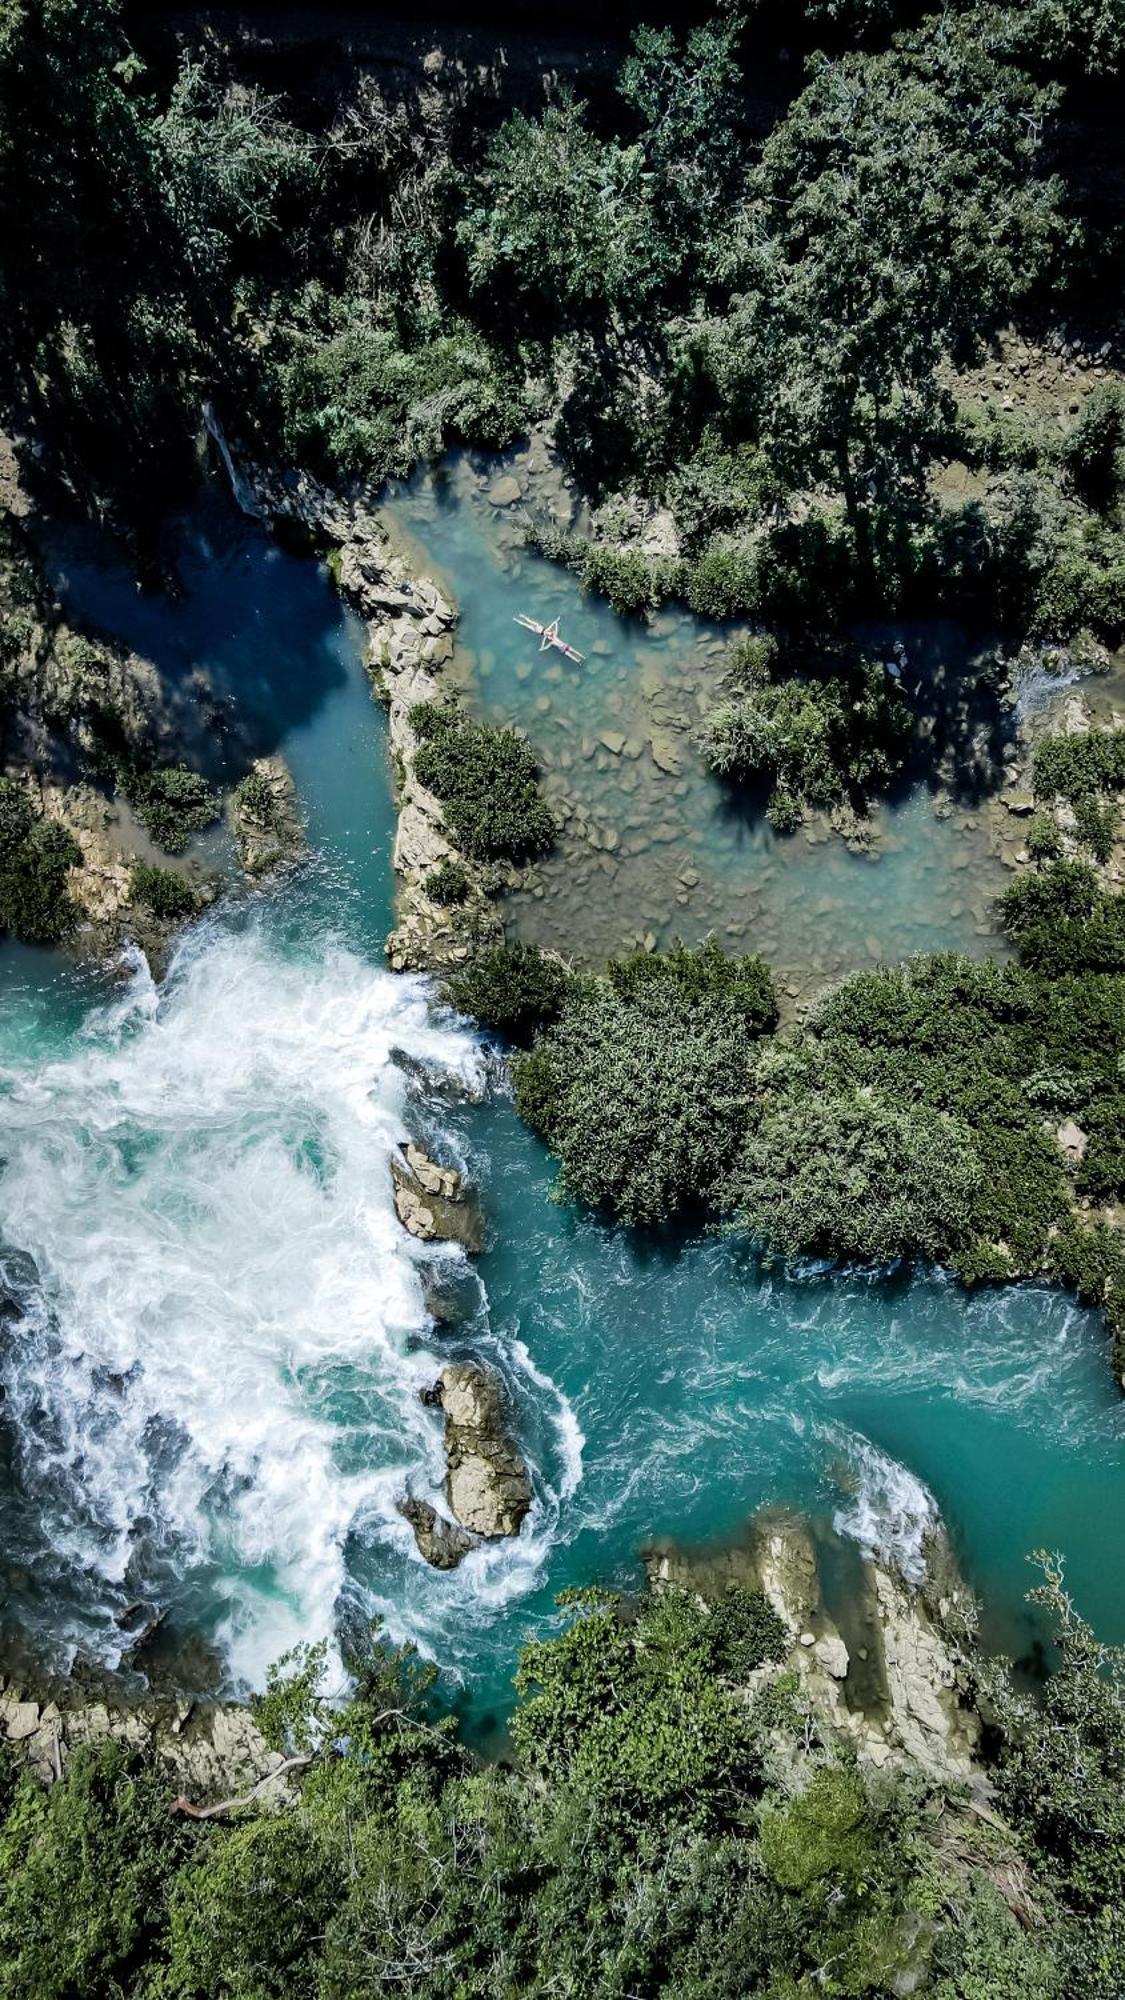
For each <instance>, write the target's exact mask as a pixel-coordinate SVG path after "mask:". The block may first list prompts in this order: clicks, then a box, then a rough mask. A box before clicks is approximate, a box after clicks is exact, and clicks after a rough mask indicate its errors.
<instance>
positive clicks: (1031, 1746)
mask: <svg viewBox="0 0 1125 2000" xmlns="http://www.w3.org/2000/svg"><path fill="white" fill-rule="evenodd" d="M1033 1560H1034V1561H1035V1562H1036V1563H1037V1564H1038V1566H1039V1568H1040V1569H1041V1570H1042V1573H1043V1579H1044V1580H1043V1582H1042V1584H1040V1585H1039V1586H1037V1588H1036V1589H1034V1590H1033V1591H1031V1592H1030V1597H1031V1600H1032V1602H1033V1603H1036V1604H1040V1605H1042V1606H1044V1607H1045V1608H1046V1610H1047V1611H1048V1612H1049V1613H1050V1616H1051V1622H1052V1625H1053V1628H1054V1632H1055V1644H1056V1647H1057V1650H1058V1660H1057V1664H1056V1666H1055V1670H1054V1672H1053V1673H1052V1674H1051V1675H1050V1678H1049V1679H1048V1680H1047V1683H1046V1686H1045V1687H1044V1689H1043V1692H1042V1698H1041V1700H1039V1701H1033V1700H1032V1699H1031V1698H1030V1697H1029V1696H1027V1695H1025V1694H1018V1693H1017V1692H1016V1691H1015V1690H1014V1689H1013V1688H1012V1686H1011V1684H1010V1683H1008V1682H1005V1681H1004V1680H1000V1681H999V1684H998V1686H997V1688H996V1689H995V1690H994V1692H995V1695H996V1711H997V1722H998V1724H999V1726H1000V1728H1001V1730H1002V1732H1003V1742H1002V1747H1001V1753H1000V1761H999V1767H998V1771H997V1786H998V1791H999V1797H1000V1800H1001V1802H1002V1805H1003V1807H1004V1809H1005V1810H1006V1811H1007V1812H1009V1813H1010V1814H1011V1815H1012V1816H1013V1818H1014V1819H1015V1821H1016V1823H1017V1824H1018V1825H1020V1826H1021V1827H1022V1828H1023V1829H1024V1833H1025V1839H1026V1841H1027V1843H1028V1851H1029V1853H1030V1854H1031V1856H1032V1857H1033V1859H1034V1861H1035V1863H1036V1865H1037V1867H1038V1868H1039V1869H1040V1870H1041V1871H1042V1872H1043V1873H1044V1874H1045V1875H1046V1876H1047V1877H1048V1879H1049V1880H1050V1881H1051V1882H1052V1883H1053V1885H1054V1886H1055V1887H1056V1889H1057V1890H1058V1892H1059V1893H1060V1894H1061V1895H1062V1896H1063V1897H1064V1899H1065V1901H1066V1902H1067V1904H1068V1905H1069V1906H1070V1907H1071V1908H1072V1909H1075V1910H1079V1911H1084V1912H1089V1913H1090V1914H1091V1915H1097V1914H1098V1913H1099V1912H1101V1911H1102V1910H1104V1909H1105V1908H1107V1907H1116V1906H1119V1905H1120V1903H1121V1899H1122V1894H1123V1892H1125V1786H1123V1783H1122V1779H1123V1777H1125V1652H1123V1651H1122V1649H1121V1648H1120V1647H1111V1646H1105V1645H1102V1644H1101V1643H1100V1642H1099V1641H1098V1639H1097V1638H1096V1637H1095V1635H1094V1633H1093V1632H1092V1631H1091V1629H1090V1627H1089V1625H1087V1624H1086V1622H1085V1620H1084V1619H1082V1618H1081V1617H1079V1615H1078V1613H1077V1612H1076V1611H1075V1608H1074V1605H1073V1603H1072V1601H1071V1599H1070V1597H1069V1596H1068V1595H1067V1592H1066V1589H1065V1579H1064V1571H1063V1565H1062V1561H1061V1559H1060V1558H1059V1557H1058V1556H1055V1555H1048V1554H1047V1553H1046V1552H1045V1551H1043V1550H1040V1551H1038V1552H1037V1554H1036V1555H1035V1557H1034V1558H1033ZM1119 1962H1120V1963H1125V1961H1119Z"/></svg>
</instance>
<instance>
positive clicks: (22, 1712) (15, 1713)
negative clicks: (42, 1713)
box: [0, 1701, 39, 1743]
mask: <svg viewBox="0 0 1125 2000" xmlns="http://www.w3.org/2000/svg"><path fill="white" fill-rule="evenodd" d="M0 1725H2V1726H3V1730H4V1734H5V1736H6V1737H7V1739H8V1742H9V1743H23V1742H24V1741H26V1740H27V1739H28V1738H29V1737H32V1736H34V1734H35V1732H36V1730H37V1729H38V1727H39V1703H38V1702H37V1701H5V1702H3V1703H0Z"/></svg>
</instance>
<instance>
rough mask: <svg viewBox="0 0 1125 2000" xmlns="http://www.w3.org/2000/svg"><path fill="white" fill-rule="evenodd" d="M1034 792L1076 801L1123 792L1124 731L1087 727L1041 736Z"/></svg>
mask: <svg viewBox="0 0 1125 2000" xmlns="http://www.w3.org/2000/svg"><path fill="white" fill-rule="evenodd" d="M1034 776H1035V795H1036V797H1037V798H1040V799H1068V800H1069V801H1070V803H1071V804H1072V805H1073V804H1075V803H1076V801H1077V800H1079V799H1081V798H1085V797H1086V796H1088V795H1089V794H1090V793H1094V792H1119V791H1125V730H1119V729H1089V730H1085V731H1082V732H1081V733H1077V732H1076V733H1075V734H1073V735H1060V736H1044V737H1041V738H1040V740H1039V742H1038V743H1037V745H1036V748H1035V766H1034Z"/></svg>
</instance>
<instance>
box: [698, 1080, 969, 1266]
mask: <svg viewBox="0 0 1125 2000" xmlns="http://www.w3.org/2000/svg"><path fill="white" fill-rule="evenodd" d="M983 1178H984V1174H983V1169H982V1166H981V1161H980V1158H979V1156H978V1154H977V1152H976V1149H975V1147H974V1145H973V1139H972V1134H971V1132H970V1131H969V1130H968V1128H967V1127H966V1126H965V1125H964V1124H962V1123H961V1122H960V1121H959V1120H956V1119H953V1118H951V1117H949V1116H948V1114H945V1113H942V1112H936V1111H931V1110H928V1109H927V1108H925V1107H924V1106H921V1105H917V1106H912V1107H903V1108H899V1107H898V1106H896V1105H894V1104H893V1103H891V1102H888V1101H886V1100H884V1099H880V1098H878V1097H875V1096H873V1095H868V1094H865V1093H863V1092H861V1091H858V1090H856V1091H848V1092H843V1091H832V1090H828V1089H823V1088H822V1089H819V1090H818V1091H817V1092H816V1094H815V1095H814V1094H812V1093H804V1092H798V1091H792V1092H782V1093H780V1094H778V1095H777V1096H776V1097H775V1096H772V1095H771V1096H768V1097H767V1099H766V1109H765V1110H764V1112H763V1113H762V1115H761V1117H760V1118H759V1119H758V1120H757V1121H755V1123H754V1124H753V1125H752V1126H751V1129H750V1132H749V1135H748V1137H747V1140H746V1144H745V1146H744V1149H743V1153H742V1157H741V1160H740V1163H739V1167H738V1170H737V1175H736V1184H737V1191H738V1192H737V1203H738V1209H737V1212H738V1218H739V1221H740V1223H741V1224H742V1225H743V1226H744V1227H745V1228H746V1229H748V1230H749V1232H750V1234H751V1235H752V1236H754V1237H755V1238H757V1239H758V1240H759V1241H761V1242H762V1243H763V1244H765V1245H766V1246H767V1247H768V1248H770V1249H772V1250H777V1251H780V1252H781V1253H782V1254H783V1255H785V1256H794V1255H797V1254H810V1253H811V1254H813V1255H815V1256H824V1257H833V1258H857V1257H859V1258H865V1259H868V1260H870V1261H871V1262H873V1263H878V1264H883V1263H887V1262H889V1261H890V1260H891V1259H893V1258H897V1257H909V1256H913V1255H919V1256H922V1257H930V1258H933V1259H935V1260H936V1261H944V1262H948V1261H949V1259H950V1258H951V1257H952V1256H953V1254H954V1253H955V1252H956V1251H957V1250H958V1249H959V1248H961V1247H962V1246H963V1245H964V1244H965V1243H966V1242H967V1241H968V1239H969V1237H970V1236H971V1234H972V1232H973V1226H974V1221H975V1197H976V1196H977V1194H978V1192H979V1190H980V1187H981V1184H982V1181H983Z"/></svg>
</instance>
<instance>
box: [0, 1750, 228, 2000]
mask: <svg viewBox="0 0 1125 2000" xmlns="http://www.w3.org/2000/svg"><path fill="white" fill-rule="evenodd" d="M168 1804H169V1801H168V1792H167V1787H166V1784H165V1782H164V1780H163V1778H162V1776H161V1774H160V1773H159V1772H158V1771H156V1770H155V1769H153V1768H152V1766H146V1765H144V1764H142V1763H140V1762H138V1761H136V1760H134V1759H132V1758H130V1757H129V1756H128V1754H127V1753H126V1752H125V1751H123V1750H122V1749H120V1748H119V1747H117V1746H116V1745H114V1744H106V1745H104V1746H103V1747H102V1748H100V1749H98V1750H79V1751H77V1752H75V1753H74V1754H73V1755H72V1756H71V1758H70V1759H69V1760H68V1765H67V1773H66V1782H65V1784H63V1785H59V1786H56V1787H55V1788H54V1789H53V1790H52V1791H50V1792H47V1791H45V1790H44V1789H43V1788H42V1786H41V1785H39V1784H38V1783H37V1782H36V1781H35V1780H34V1779H33V1778H31V1777H23V1778H21V1779H20V1780H19V1782H18V1784H17V1786H16V1789H15V1793H14V1797H13V1799H12V1801H11V1803H10V1804H9V1807H8V1811H7V1814H6V1816H5V1818H4V1823H3V1826H2V1828H0V1955H2V1958H3V1965H4V1972H3V1991H4V1994H5V2000H74V1996H75V1995H77V1994H83V1995H86V1994H89V1995H91V1996H104V2000H111V1996H113V1995H115V1994H118V1993H121V1992H124V1991H126V1990H129V1989H130V1988H131V1987H132V1985H133V1979H134V1974H135V1969H136V1967H137V1966H138V1964H140V1963H141V1962H143V1960H144V1958H145V1957H146V1956H147V1955H148V1953H149V1952H150V1951H151V1949H152V1942H153V1939H154V1938H156V1937H159V1935H160V1932H161V1930H162V1928H163V1922H164V1915H165V1910H166V1905H167V1898H168V1894H169V1890H170V1888H171V1885H172V1883H173V1881H174V1879H175V1875H176V1871H177V1869H178V1867H179V1866H180V1865H181V1864H182V1862H183V1861H184V1859H185V1857H186V1856H187V1854H188V1853H189V1852H190V1849H191V1846H192V1837H191V1834H190V1832H189V1831H188V1830H187V1829H186V1828H185V1826H184V1822H183V1821H182V1820H178V1819H176V1818H175V1817H173V1815H172V1814H171V1813H170V1812H169V1810H168Z"/></svg>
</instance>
